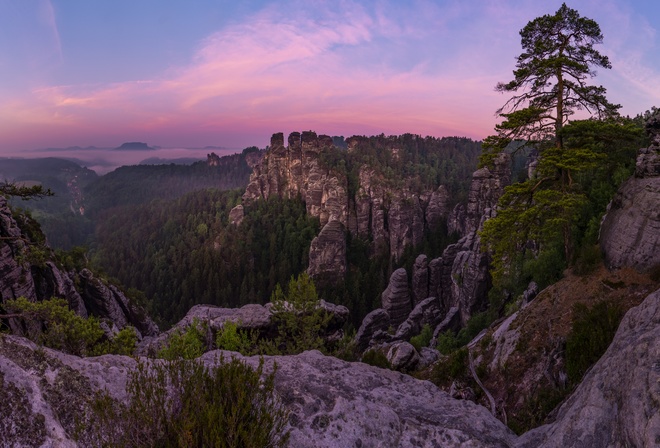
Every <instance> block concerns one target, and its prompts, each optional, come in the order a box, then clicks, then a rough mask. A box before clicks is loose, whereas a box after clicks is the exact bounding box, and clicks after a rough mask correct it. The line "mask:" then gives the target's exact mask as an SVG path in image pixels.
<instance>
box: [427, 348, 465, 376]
mask: <svg viewBox="0 0 660 448" xmlns="http://www.w3.org/2000/svg"><path fill="white" fill-rule="evenodd" d="M467 377H468V350H467V348H465V347H463V348H461V349H459V350H455V351H454V352H452V353H451V354H450V355H449V356H448V357H447V359H445V360H444V361H443V360H440V361H439V362H437V363H436V364H435V365H434V366H433V370H432V371H431V381H433V382H434V383H435V384H438V385H441V384H446V383H448V382H451V381H452V380H454V379H465V378H467Z"/></svg>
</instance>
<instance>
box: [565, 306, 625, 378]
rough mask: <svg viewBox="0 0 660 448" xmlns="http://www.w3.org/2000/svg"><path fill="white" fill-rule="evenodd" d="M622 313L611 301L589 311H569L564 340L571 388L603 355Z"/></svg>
mask: <svg viewBox="0 0 660 448" xmlns="http://www.w3.org/2000/svg"><path fill="white" fill-rule="evenodd" d="M622 317H623V311H622V309H621V307H620V306H619V305H618V304H616V303H615V302H612V301H603V302H599V303H597V304H596V305H594V306H593V308H591V309H589V308H587V307H586V305H584V304H581V303H577V304H575V306H574V307H573V326H572V330H571V332H570V333H569V335H568V337H567V338H566V372H567V373H568V378H569V380H570V381H571V382H573V383H574V384H577V383H579V382H580V380H581V379H582V375H584V373H585V372H586V371H587V369H588V368H589V367H591V366H592V365H593V364H594V363H595V362H596V361H598V359H600V357H601V356H602V355H603V353H605V350H607V347H609V345H610V343H611V342H612V339H613V338H614V334H615V333H616V330H617V328H618V327H619V323H620V322H621V318H622Z"/></svg>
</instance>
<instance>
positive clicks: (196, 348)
mask: <svg viewBox="0 0 660 448" xmlns="http://www.w3.org/2000/svg"><path fill="white" fill-rule="evenodd" d="M206 335H207V328H206V323H204V324H200V323H199V321H198V320H197V319H194V320H193V322H192V324H191V325H190V326H188V328H186V330H185V331H181V330H180V329H179V328H177V329H176V330H174V331H173V332H172V333H171V334H170V335H169V337H168V338H167V344H166V345H165V347H163V348H162V349H160V351H159V352H158V357H159V358H163V359H167V360H170V361H171V360H175V359H188V360H190V359H195V358H197V357H199V356H202V355H203V354H204V351H205V349H206V348H207V343H206V339H207V338H206Z"/></svg>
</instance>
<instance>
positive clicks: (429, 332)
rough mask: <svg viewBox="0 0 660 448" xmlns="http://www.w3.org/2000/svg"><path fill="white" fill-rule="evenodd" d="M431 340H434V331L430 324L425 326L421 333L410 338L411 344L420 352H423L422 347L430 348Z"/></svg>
mask: <svg viewBox="0 0 660 448" xmlns="http://www.w3.org/2000/svg"><path fill="white" fill-rule="evenodd" d="M431 339H433V329H432V328H431V326H430V325H429V324H424V326H423V327H422V331H421V333H419V334H418V335H417V336H413V337H412V338H410V343H411V344H412V345H413V347H415V350H417V351H418V352H419V351H421V350H422V347H428V346H429V344H430V343H431Z"/></svg>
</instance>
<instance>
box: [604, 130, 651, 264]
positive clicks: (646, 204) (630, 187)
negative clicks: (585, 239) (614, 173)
mask: <svg viewBox="0 0 660 448" xmlns="http://www.w3.org/2000/svg"><path fill="white" fill-rule="evenodd" d="M647 129H648V130H649V131H650V132H651V135H652V143H651V146H649V147H648V148H643V149H640V151H639V155H638V156H637V164H636V169H635V175H634V176H633V177H631V178H630V179H628V180H627V181H625V182H624V183H623V184H622V185H621V187H620V188H619V190H618V191H617V193H616V196H615V197H614V199H612V202H611V203H610V205H609V210H608V212H607V214H606V215H605V218H604V219H603V223H602V225H601V229H600V245H601V248H602V250H603V253H604V255H605V263H606V264H607V266H608V267H609V268H610V269H616V268H620V267H624V266H630V267H634V268H635V269H637V270H639V271H646V270H649V269H652V268H654V267H657V266H660V205H659V204H660V129H657V128H653V127H651V126H647Z"/></svg>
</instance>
